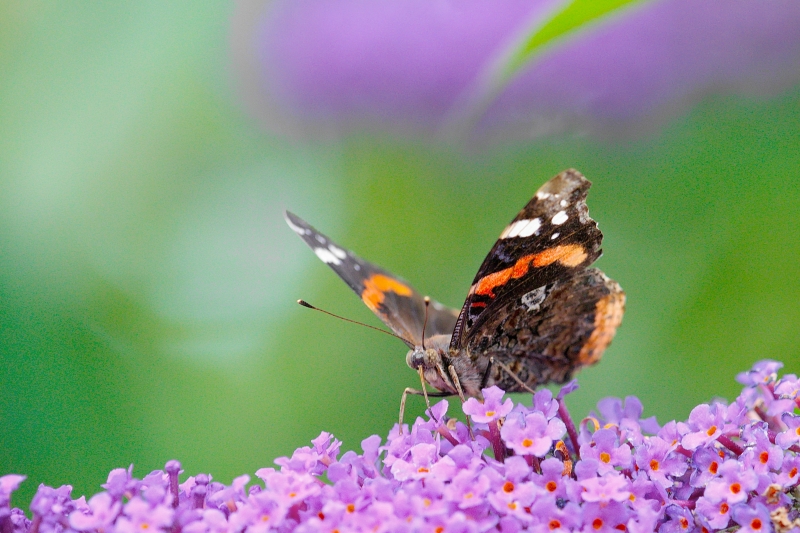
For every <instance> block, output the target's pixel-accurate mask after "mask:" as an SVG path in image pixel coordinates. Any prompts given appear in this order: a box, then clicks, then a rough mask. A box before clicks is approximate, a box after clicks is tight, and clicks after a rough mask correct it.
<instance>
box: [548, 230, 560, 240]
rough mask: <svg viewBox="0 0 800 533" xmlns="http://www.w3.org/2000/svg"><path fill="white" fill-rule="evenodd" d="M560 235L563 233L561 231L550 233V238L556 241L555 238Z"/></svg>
mask: <svg viewBox="0 0 800 533" xmlns="http://www.w3.org/2000/svg"><path fill="white" fill-rule="evenodd" d="M559 235H561V234H560V233H559V232H555V233H553V234H552V235H550V240H551V241H554V240H556V239H558V236H559Z"/></svg>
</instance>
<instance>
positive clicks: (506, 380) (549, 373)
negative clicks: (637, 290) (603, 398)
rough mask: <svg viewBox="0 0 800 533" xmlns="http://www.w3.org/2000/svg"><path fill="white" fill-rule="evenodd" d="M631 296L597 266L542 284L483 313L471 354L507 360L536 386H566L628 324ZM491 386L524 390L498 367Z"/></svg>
mask: <svg viewBox="0 0 800 533" xmlns="http://www.w3.org/2000/svg"><path fill="white" fill-rule="evenodd" d="M624 306H625V294H624V293H623V292H622V289H621V288H620V286H619V284H617V282H615V281H613V280H611V279H609V278H608V277H607V276H606V275H605V274H603V273H602V272H601V271H600V270H598V269H596V268H589V269H584V270H580V271H579V272H577V273H576V274H575V275H573V276H566V277H563V278H560V279H558V280H556V281H554V282H552V283H549V284H547V285H544V286H540V287H538V288H536V289H533V290H531V291H529V292H527V293H524V294H520V295H518V296H517V297H516V298H513V299H508V300H507V301H506V303H505V304H504V305H503V306H502V307H501V308H499V309H496V310H494V312H492V313H486V314H485V315H482V316H481V317H480V319H479V321H478V322H476V324H475V326H474V329H473V330H472V331H471V334H470V337H469V340H468V342H467V346H466V348H467V351H468V352H469V353H471V354H473V355H474V354H480V357H479V358H477V359H478V360H480V361H482V362H483V366H482V370H485V368H486V365H487V364H488V361H489V358H490V357H493V358H494V359H495V360H497V361H500V362H502V363H503V364H505V365H506V366H507V367H508V368H510V369H511V371H512V372H514V373H515V374H516V375H517V377H519V378H520V379H521V380H522V381H523V382H524V383H525V384H526V385H528V386H529V387H531V388H533V387H536V386H538V385H541V384H544V383H548V382H554V383H564V382H565V381H567V380H569V379H570V377H571V376H572V373H573V372H574V371H575V370H577V369H579V368H581V367H583V366H587V365H591V364H593V363H595V362H597V360H599V359H600V356H601V355H602V354H603V351H604V350H605V348H606V347H607V346H608V344H609V343H610V342H611V339H612V338H613V337H614V333H615V332H616V329H617V327H618V326H619V324H620V322H621V321H622V314H623V311H624ZM490 382H491V383H493V384H496V385H498V386H499V387H500V388H502V389H503V390H505V391H507V392H522V391H523V389H522V388H521V387H520V386H519V384H518V383H517V382H516V380H514V379H512V378H511V377H510V376H509V375H508V374H506V373H505V372H503V371H501V369H500V368H499V367H495V368H493V369H492V376H491V378H490Z"/></svg>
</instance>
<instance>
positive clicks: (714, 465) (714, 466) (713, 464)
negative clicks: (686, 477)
mask: <svg viewBox="0 0 800 533" xmlns="http://www.w3.org/2000/svg"><path fill="white" fill-rule="evenodd" d="M718 469H719V463H718V462H716V461H712V462H711V464H710V465H708V471H709V472H711V473H712V474H714V475H717V470H718Z"/></svg>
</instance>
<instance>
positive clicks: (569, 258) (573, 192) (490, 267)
mask: <svg viewBox="0 0 800 533" xmlns="http://www.w3.org/2000/svg"><path fill="white" fill-rule="evenodd" d="M590 186H591V182H589V181H588V180H587V179H586V178H584V177H583V175H581V174H580V172H578V171H576V170H566V171H564V172H562V173H560V174H559V175H557V176H556V177H554V178H552V179H551V180H550V181H548V182H547V183H545V184H544V185H542V186H541V187H540V188H539V190H538V191H537V192H536V194H535V195H534V197H533V198H532V199H531V200H530V202H528V204H527V205H526V206H525V207H524V208H523V209H522V210H521V211H520V212H519V214H518V215H517V216H516V217H515V218H514V220H512V221H511V223H510V224H509V225H508V226H506V228H505V229H504V230H503V232H502V233H501V234H500V238H499V239H498V240H497V242H496V243H495V244H494V246H493V247H492V249H491V251H490V252H489V254H488V255H487V256H486V259H485V260H484V261H483V264H482V265H481V267H480V268H479V269H478V273H477V275H476V276H475V280H474V281H473V283H472V286H471V287H470V290H469V294H468V295H467V298H466V301H465V302H464V305H463V307H462V309H461V313H460V315H459V317H458V320H457V322H456V325H455V328H454V331H453V336H452V339H451V342H450V347H451V349H454V350H460V349H462V348H464V347H466V346H467V344H468V342H469V339H470V338H471V337H472V336H473V335H476V334H477V333H476V332H475V328H477V327H479V326H480V324H481V322H482V319H484V320H485V317H486V316H495V315H497V314H498V313H501V312H502V310H504V309H507V308H508V306H509V305H513V302H514V301H515V300H517V299H518V298H520V297H521V296H522V295H524V294H527V293H529V292H530V291H532V290H534V289H537V288H539V287H545V286H548V285H551V284H552V283H554V282H555V281H557V280H559V279H564V278H569V277H572V276H573V275H575V273H577V272H580V271H582V270H585V269H586V268H587V267H588V266H589V265H590V264H591V263H593V262H594V261H595V260H596V259H597V258H598V257H600V255H601V249H600V244H601V241H602V239H603V234H602V233H600V230H599V229H597V223H596V222H595V221H594V220H592V219H591V218H590V217H589V208H588V207H587V205H586V194H587V192H588V190H589V187H590Z"/></svg>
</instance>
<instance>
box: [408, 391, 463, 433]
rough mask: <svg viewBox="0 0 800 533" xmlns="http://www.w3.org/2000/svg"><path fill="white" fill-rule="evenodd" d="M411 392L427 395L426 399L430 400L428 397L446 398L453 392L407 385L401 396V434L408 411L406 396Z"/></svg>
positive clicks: (417, 394)
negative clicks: (435, 390) (429, 390)
mask: <svg viewBox="0 0 800 533" xmlns="http://www.w3.org/2000/svg"><path fill="white" fill-rule="evenodd" d="M409 394H414V395H416V396H425V401H426V402H427V401H428V397H431V398H446V397H447V396H452V395H453V394H452V393H450V392H428V391H426V390H425V386H424V385H423V386H422V390H417V389H412V388H411V387H406V389H405V390H404V391H403V396H402V397H401V398H400V434H401V435H402V434H403V417H404V416H405V412H406V398H408V395H409ZM428 409H429V410H430V404H428Z"/></svg>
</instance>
